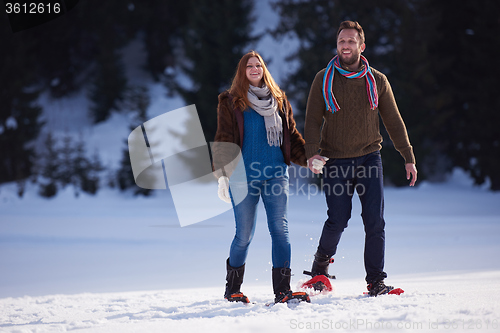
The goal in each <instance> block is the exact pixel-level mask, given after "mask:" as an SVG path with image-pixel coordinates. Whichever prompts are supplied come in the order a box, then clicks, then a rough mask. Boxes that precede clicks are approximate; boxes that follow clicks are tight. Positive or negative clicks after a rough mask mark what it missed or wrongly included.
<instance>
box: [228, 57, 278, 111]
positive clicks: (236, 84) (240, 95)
mask: <svg viewBox="0 0 500 333" xmlns="http://www.w3.org/2000/svg"><path fill="white" fill-rule="evenodd" d="M252 57H255V58H257V59H259V62H260V63H261V65H262V81H264V84H265V85H267V87H268V88H269V91H270V92H271V94H272V95H273V96H274V98H275V99H276V101H277V102H278V108H279V109H280V110H281V109H283V101H284V99H285V92H284V91H283V90H281V88H280V87H279V86H278V84H277V83H276V82H275V81H274V79H273V77H272V76H271V73H269V70H268V69H267V66H266V63H265V62H264V60H263V59H262V57H261V56H260V54H258V53H257V52H255V51H250V52H248V53H247V54H245V55H244V56H243V57H242V58H241V59H240V62H239V63H238V67H237V68H236V74H235V75H234V79H233V83H232V84H231V88H230V89H229V93H230V94H231V95H232V96H233V98H234V103H235V104H236V106H237V107H239V108H240V109H241V110H242V111H243V110H245V109H246V108H247V107H248V106H249V105H250V102H249V101H248V95H247V94H248V88H249V86H250V81H248V78H247V75H246V68H247V63H248V60H249V59H250V58H252Z"/></svg>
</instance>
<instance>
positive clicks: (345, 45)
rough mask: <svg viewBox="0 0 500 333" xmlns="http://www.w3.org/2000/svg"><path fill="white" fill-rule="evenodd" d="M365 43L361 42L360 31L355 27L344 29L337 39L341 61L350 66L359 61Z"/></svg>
mask: <svg viewBox="0 0 500 333" xmlns="http://www.w3.org/2000/svg"><path fill="white" fill-rule="evenodd" d="M364 50H365V43H363V44H361V43H360V39H359V33H358V31H357V30H355V29H343V30H342V31H341V32H340V34H339V37H338V39H337V55H338V56H339V58H340V61H341V62H342V63H343V64H345V65H347V66H349V65H353V64H355V63H357V62H358V61H359V57H360V55H361V52H363V51H364Z"/></svg>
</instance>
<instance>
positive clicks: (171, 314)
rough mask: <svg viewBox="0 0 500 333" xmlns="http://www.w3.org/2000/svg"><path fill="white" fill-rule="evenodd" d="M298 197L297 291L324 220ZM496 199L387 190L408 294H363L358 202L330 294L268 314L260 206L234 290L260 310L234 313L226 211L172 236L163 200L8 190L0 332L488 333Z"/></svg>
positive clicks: (393, 257) (433, 188)
mask: <svg viewBox="0 0 500 333" xmlns="http://www.w3.org/2000/svg"><path fill="white" fill-rule="evenodd" d="M213 186H214V195H216V194H215V193H216V184H213ZM296 190H297V189H296ZM298 192H299V191H295V192H294V191H293V190H292V196H291V197H290V207H289V220H290V233H291V239H292V270H293V272H294V273H295V275H294V276H293V278H292V286H293V287H294V289H297V285H298V284H299V283H300V282H301V281H304V279H305V276H303V275H302V274H301V272H302V270H303V269H309V268H310V265H311V260H312V255H313V254H314V251H315V248H316V246H317V242H318V237H319V235H320V232H321V227H322V224H323V221H324V219H325V216H326V207H325V202H324V198H323V196H322V195H321V194H316V195H314V193H312V195H310V196H307V195H304V194H303V193H302V194H300V195H295V194H297V193H298ZM306 194H307V190H306ZM499 199H500V194H499V193H492V192H488V191H486V190H484V189H481V188H477V187H473V186H472V185H471V183H470V181H469V180H468V178H467V177H466V175H464V174H463V173H462V172H460V171H459V170H456V171H455V172H454V174H453V175H452V176H451V177H450V180H449V181H448V182H447V183H445V184H429V183H422V184H421V185H420V187H418V188H404V189H395V188H387V189H386V221H387V258H386V270H387V272H388V274H389V278H388V279H387V282H388V283H390V284H393V285H395V286H397V287H401V288H403V289H404V290H405V293H404V294H403V295H401V296H383V297H378V298H367V297H364V296H363V295H362V293H363V291H364V289H365V284H364V280H363V278H364V271H363V264H362V257H363V228H362V223H361V218H360V206H359V202H358V200H357V198H355V199H354V202H355V204H354V207H353V214H352V216H353V217H352V219H351V223H350V226H349V228H348V229H347V230H346V232H345V234H344V236H343V238H342V240H341V243H340V245H339V253H338V254H337V256H336V258H335V259H336V261H335V263H334V264H333V265H332V272H333V273H334V274H335V275H336V276H337V280H336V281H334V286H335V288H336V290H335V292H334V293H332V294H330V295H318V296H314V297H313V298H312V302H311V304H306V303H301V304H298V305H291V306H286V305H277V306H274V307H271V308H267V307H265V306H264V303H265V302H268V301H270V300H271V299H272V297H273V295H272V287H271V271H270V269H271V264H270V258H271V244H270V236H269V234H268V232H267V226H266V222H265V215H264V210H263V207H262V206H261V207H259V212H260V213H259V216H258V227H257V232H256V236H255V239H254V241H253V243H252V245H251V248H250V252H249V257H248V261H247V274H246V276H245V283H244V285H243V288H242V290H243V291H244V292H245V293H246V294H247V295H248V296H249V297H250V299H251V300H252V301H253V302H255V303H256V304H251V305H242V304H230V303H228V302H226V301H224V300H223V299H222V294H223V291H224V283H225V281H224V277H225V259H226V258H227V255H228V250H229V244H230V242H231V239H232V236H233V232H234V222H233V215H232V212H227V213H224V214H222V215H220V216H218V217H215V218H212V219H210V220H207V221H205V222H201V223H198V224H194V225H191V226H188V227H184V228H181V227H180V226H179V222H178V220H177V217H176V213H175V207H174V205H173V201H172V199H171V197H170V195H169V192H168V191H156V192H155V195H154V197H153V198H149V199H144V198H135V197H132V196H130V197H128V196H124V195H123V194H119V193H116V192H113V191H107V190H105V191H101V192H99V193H98V195H97V196H96V197H91V196H87V195H81V196H80V198H79V199H76V198H74V196H73V193H72V191H71V190H70V189H68V190H67V191H65V192H61V193H60V194H59V195H58V196H57V197H56V198H55V199H52V200H47V199H42V198H39V197H37V196H36V195H35V194H33V191H29V190H28V191H27V195H26V197H24V198H23V199H19V198H18V197H17V196H16V194H15V186H14V185H8V186H3V187H1V188H0V221H1V222H0V271H1V272H2V274H0V331H1V332H44V331H49V332H58V331H67V330H73V329H79V330H80V331H81V332H137V331H141V332H195V331H196V332H197V331H203V332H230V331H234V330H238V331H241V332H255V331H257V330H259V331H262V332H276V331H278V332H282V331H283V332H286V331H300V332H312V331H317V332H321V331H377V332H379V331H390V330H395V331H398V330H399V331H405V330H417V331H422V332H425V331H429V332H430V331H436V330H437V329H439V330H441V331H450V332H451V331H457V330H459V331H460V330H464V331H465V330H468V329H469V328H474V329H481V330H483V331H491V332H498V331H500V328H499V324H500V323H499V322H498V320H499V319H500V318H499V315H500V301H499V300H500V261H499V260H498V256H499V255H500V242H499V241H498V237H499V236H498V235H500V206H499V202H500V200H499ZM197 209H199V210H203V209H204V208H203V205H202V204H199V205H197Z"/></svg>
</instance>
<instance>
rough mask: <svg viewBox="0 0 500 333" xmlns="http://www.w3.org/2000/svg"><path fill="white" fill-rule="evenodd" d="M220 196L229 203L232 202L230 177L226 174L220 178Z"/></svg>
mask: <svg viewBox="0 0 500 333" xmlns="http://www.w3.org/2000/svg"><path fill="white" fill-rule="evenodd" d="M218 194H219V198H220V199H221V200H222V201H224V202H227V203H231V197H230V196H229V178H227V177H226V176H221V177H220V178H219V191H218Z"/></svg>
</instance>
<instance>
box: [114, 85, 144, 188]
mask: <svg viewBox="0 0 500 333" xmlns="http://www.w3.org/2000/svg"><path fill="white" fill-rule="evenodd" d="M149 103H150V99H149V95H148V90H147V89H146V88H145V87H141V86H135V87H130V88H129V89H128V90H127V92H126V95H125V99H124V102H123V104H122V107H123V108H124V109H127V110H130V111H132V112H134V113H135V116H134V117H133V119H132V122H131V125H130V127H129V129H130V131H133V130H134V129H135V128H136V127H137V126H140V125H142V124H143V123H144V122H145V121H146V120H147V119H146V112H147V109H148V107H149ZM116 180H117V183H118V186H119V188H120V190H121V191H124V190H127V189H129V188H132V187H135V190H134V194H135V195H138V194H141V195H144V196H148V195H149V194H151V190H149V189H144V188H140V187H138V186H136V184H135V180H134V174H133V172H132V165H131V162H130V155H129V147H128V141H127V140H125V148H124V149H123V151H122V159H121V161H120V169H119V170H118V171H117V173H116Z"/></svg>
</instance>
